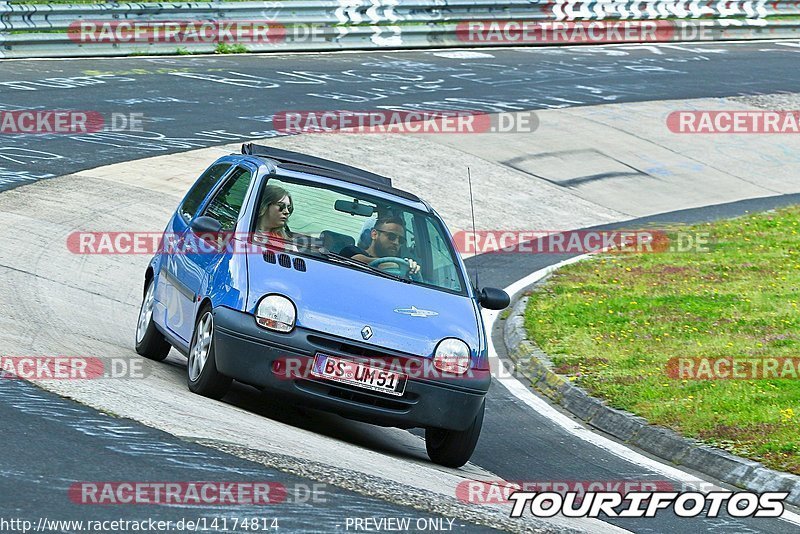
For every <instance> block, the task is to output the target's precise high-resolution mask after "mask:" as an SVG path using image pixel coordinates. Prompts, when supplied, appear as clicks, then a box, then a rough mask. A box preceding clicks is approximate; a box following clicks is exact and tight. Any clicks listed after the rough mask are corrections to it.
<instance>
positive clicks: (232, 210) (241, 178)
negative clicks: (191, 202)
mask: <svg viewBox="0 0 800 534" xmlns="http://www.w3.org/2000/svg"><path fill="white" fill-rule="evenodd" d="M252 179H253V173H252V172H251V171H249V170H247V169H244V168H242V167H236V169H234V171H233V172H232V173H231V175H230V176H229V177H228V179H227V180H226V181H225V185H223V186H222V189H220V190H219V191H218V192H217V194H216V195H215V196H214V198H213V199H212V200H211V202H209V204H208V207H207V208H206V209H205V212H204V213H203V215H208V216H209V217H213V218H215V219H216V220H218V221H219V222H220V224H221V225H222V230H223V231H232V230H233V229H234V228H236V221H238V220H239V212H240V211H241V210H242V205H243V204H244V197H245V195H246V194H247V188H248V187H250V181H251V180H252Z"/></svg>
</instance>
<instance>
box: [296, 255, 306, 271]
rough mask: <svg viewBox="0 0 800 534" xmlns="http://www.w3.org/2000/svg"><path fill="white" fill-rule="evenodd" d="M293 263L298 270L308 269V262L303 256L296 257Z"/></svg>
mask: <svg viewBox="0 0 800 534" xmlns="http://www.w3.org/2000/svg"><path fill="white" fill-rule="evenodd" d="M293 263H294V268H295V269H296V270H298V271H300V272H301V273H304V272H305V271H306V262H305V260H304V259H303V258H295V259H294V262H293Z"/></svg>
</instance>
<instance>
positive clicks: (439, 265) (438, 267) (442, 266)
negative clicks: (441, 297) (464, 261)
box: [426, 220, 461, 291]
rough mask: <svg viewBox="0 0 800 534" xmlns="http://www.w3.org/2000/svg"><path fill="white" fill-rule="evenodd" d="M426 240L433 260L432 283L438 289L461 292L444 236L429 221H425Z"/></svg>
mask: <svg viewBox="0 0 800 534" xmlns="http://www.w3.org/2000/svg"><path fill="white" fill-rule="evenodd" d="M426 224H427V227H428V228H427V229H428V239H430V249H431V255H432V260H433V273H432V276H431V277H430V278H431V279H432V282H433V283H434V284H436V285H437V286H439V287H446V288H449V289H452V290H454V291H461V282H460V281H459V277H458V273H457V272H456V266H455V262H454V261H453V259H452V256H451V252H450V247H448V246H447V244H446V242H445V239H446V238H445V236H444V235H443V234H442V232H441V231H440V230H439V229H438V228H436V227H435V226H434V225H433V224H432V222H431V221H430V220H427V221H426Z"/></svg>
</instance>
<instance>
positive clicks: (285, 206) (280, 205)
mask: <svg viewBox="0 0 800 534" xmlns="http://www.w3.org/2000/svg"><path fill="white" fill-rule="evenodd" d="M273 206H278V211H283V210H287V211H288V212H289V214H290V215H291V213H292V212H293V211H294V206H292V205H291V204H284V203H283V202H275V203H274V204H273Z"/></svg>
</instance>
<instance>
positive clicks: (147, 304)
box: [136, 279, 171, 362]
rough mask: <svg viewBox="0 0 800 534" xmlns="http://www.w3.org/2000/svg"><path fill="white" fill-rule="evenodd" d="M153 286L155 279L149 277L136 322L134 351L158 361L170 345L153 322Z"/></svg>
mask: <svg viewBox="0 0 800 534" xmlns="http://www.w3.org/2000/svg"><path fill="white" fill-rule="evenodd" d="M155 287H156V284H155V280H154V279H150V281H148V282H147V288H146V289H145V290H144V299H142V307H141V308H140V309H139V321H138V322H137V324H136V352H138V353H139V354H141V355H142V356H144V357H145V358H150V359H151V360H155V361H157V362H160V361H161V360H163V359H165V358H166V357H167V355H168V354H169V349H170V348H171V346H170V344H169V342H168V341H167V340H166V339H164V335H163V334H162V333H161V332H159V331H158V328H156V325H155V323H154V322H153V306H154V305H155Z"/></svg>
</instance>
